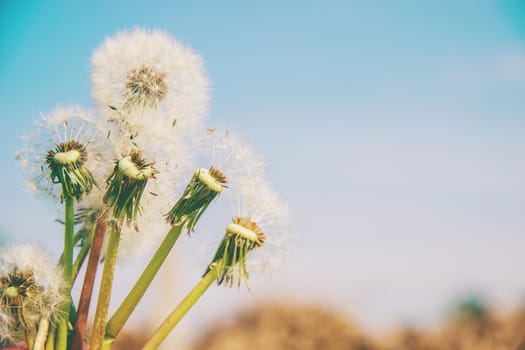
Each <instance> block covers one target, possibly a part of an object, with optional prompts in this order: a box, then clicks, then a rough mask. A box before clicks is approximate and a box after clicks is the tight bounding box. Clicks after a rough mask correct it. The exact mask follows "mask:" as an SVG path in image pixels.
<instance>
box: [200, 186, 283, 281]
mask: <svg viewBox="0 0 525 350" xmlns="http://www.w3.org/2000/svg"><path fill="white" fill-rule="evenodd" d="M233 198H235V201H234V203H233V204H234V207H235V213H234V217H233V218H232V223H231V224H229V225H227V226H226V233H225V235H224V238H223V239H222V241H221V242H220V244H219V247H218V248H217V251H216V253H215V255H214V257H213V259H212V261H211V263H210V265H209V266H208V268H207V269H206V272H205V274H207V273H208V272H210V271H213V272H214V273H216V274H217V283H218V284H219V285H220V284H222V283H225V284H226V285H228V286H232V285H233V283H234V281H237V285H238V286H240V284H241V282H242V281H243V280H244V281H247V280H248V278H249V274H248V270H249V268H248V266H249V265H251V266H252V267H253V268H256V267H257V268H264V267H265V265H269V264H273V263H275V261H276V260H277V259H279V258H283V257H284V255H285V254H283V253H285V251H284V249H283V248H284V246H285V241H286V232H287V230H288V226H289V211H288V208H287V206H286V204H285V203H284V202H283V201H282V200H281V199H280V197H279V195H278V194H277V192H275V191H274V190H273V189H272V187H271V186H270V185H269V184H268V183H267V182H266V181H264V180H263V179H252V181H247V182H245V183H243V184H242V185H241V187H240V188H239V191H238V193H235V194H233ZM265 243H266V245H268V244H269V246H265ZM250 251H254V252H253V253H250V254H253V255H255V256H254V259H253V261H251V262H249V260H248V259H247V256H248V253H249V252H250ZM257 253H258V254H257ZM279 255H281V256H279Z"/></svg>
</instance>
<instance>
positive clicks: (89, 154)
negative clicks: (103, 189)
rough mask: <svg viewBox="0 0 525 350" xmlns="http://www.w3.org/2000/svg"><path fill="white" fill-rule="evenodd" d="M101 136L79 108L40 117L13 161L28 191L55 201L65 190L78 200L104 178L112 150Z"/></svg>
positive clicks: (88, 113) (61, 110)
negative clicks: (20, 171)
mask: <svg viewBox="0 0 525 350" xmlns="http://www.w3.org/2000/svg"><path fill="white" fill-rule="evenodd" d="M103 133H104V132H103V130H102V129H101V127H100V125H99V124H97V122H96V120H95V119H94V117H93V115H92V114H91V113H90V112H88V111H86V110H84V109H82V108H81V107H78V106H67V107H60V106H59V107H57V108H55V109H54V110H53V111H51V112H50V113H48V114H44V115H42V118H41V119H40V120H38V121H37V122H36V127H35V129H34V130H33V132H32V133H31V134H30V135H27V136H25V137H23V138H22V139H23V141H24V143H25V145H24V147H23V148H22V149H21V150H20V151H19V152H18V153H17V154H16V157H15V158H16V159H17V160H18V161H19V164H20V166H21V168H22V170H23V172H24V173H25V174H26V176H27V178H28V188H29V189H30V190H31V191H32V192H35V193H37V194H42V195H46V196H49V197H51V198H52V199H55V200H57V199H59V198H61V193H62V190H63V189H66V190H67V191H68V192H69V191H70V192H71V193H69V194H70V195H73V196H75V197H77V199H80V197H81V195H83V194H84V193H87V192H89V191H90V190H91V189H92V188H93V187H95V184H97V183H99V182H100V181H101V179H103V178H104V177H105V176H107V172H108V170H109V166H110V164H111V161H110V159H111V157H112V154H111V150H112V147H111V146H110V145H108V140H106V139H105V138H104V137H103ZM108 165H109V166H108ZM59 184H62V187H61V186H60V185H59Z"/></svg>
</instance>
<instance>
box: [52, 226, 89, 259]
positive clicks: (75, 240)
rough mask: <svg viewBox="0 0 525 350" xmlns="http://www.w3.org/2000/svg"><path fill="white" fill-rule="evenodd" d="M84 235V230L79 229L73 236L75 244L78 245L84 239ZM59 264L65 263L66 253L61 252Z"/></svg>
mask: <svg viewBox="0 0 525 350" xmlns="http://www.w3.org/2000/svg"><path fill="white" fill-rule="evenodd" d="M83 236H84V233H83V232H80V231H79V232H77V233H75V235H74V236H73V246H76V245H77V243H78V242H79V241H80V240H81V239H82V237H83ZM58 264H59V265H63V264H64V253H62V254H60V258H58Z"/></svg>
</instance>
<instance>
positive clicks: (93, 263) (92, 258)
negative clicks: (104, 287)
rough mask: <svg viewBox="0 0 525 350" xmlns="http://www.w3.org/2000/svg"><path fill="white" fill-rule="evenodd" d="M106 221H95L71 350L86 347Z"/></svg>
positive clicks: (102, 217)
mask: <svg viewBox="0 0 525 350" xmlns="http://www.w3.org/2000/svg"><path fill="white" fill-rule="evenodd" d="M106 230H107V221H106V218H105V217H104V216H101V217H99V218H98V219H97V222H96V224H95V233H94V235H93V241H92V243H91V251H90V253H89V258H88V262H87V267H86V274H85V275H84V283H83V285H82V292H81V294H80V299H79V301H78V312H77V318H76V320H75V326H74V331H73V341H72V350H82V349H85V348H86V347H87V344H86V343H85V341H84V338H85V335H86V326H87V318H88V313H89V305H90V303H91V297H92V295H93V286H94V284H95V278H96V275H97V268H98V262H99V260H100V254H101V252H102V245H103V244H104V236H105V235H106Z"/></svg>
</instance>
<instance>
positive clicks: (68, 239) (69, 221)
mask: <svg viewBox="0 0 525 350" xmlns="http://www.w3.org/2000/svg"><path fill="white" fill-rule="evenodd" d="M63 195H64V202H65V213H64V215H65V220H64V223H65V225H64V255H63V257H64V259H63V261H62V262H63V266H64V275H65V285H66V287H65V290H64V294H65V295H66V300H67V301H68V302H67V303H66V305H64V315H62V316H63V318H62V320H61V321H60V323H59V324H58V334H57V344H56V349H57V350H66V349H67V340H68V339H67V335H68V324H69V309H70V305H71V302H70V300H71V299H70V298H71V297H70V294H71V274H72V271H73V247H74V242H73V236H74V226H75V221H74V215H75V208H74V199H73V197H71V196H70V195H68V194H67V193H66V192H65V191H63Z"/></svg>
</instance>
